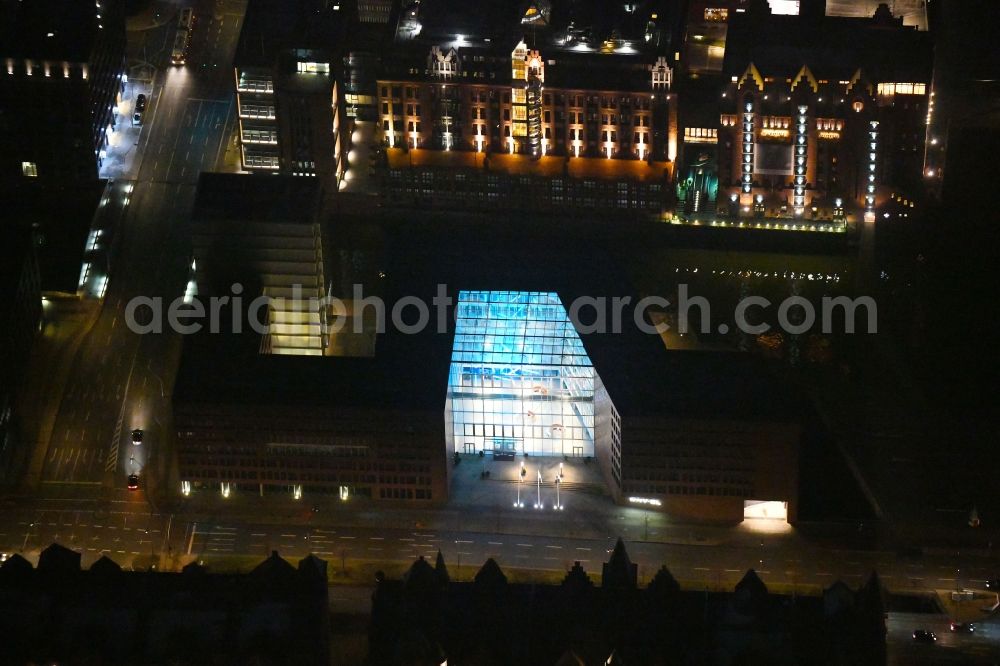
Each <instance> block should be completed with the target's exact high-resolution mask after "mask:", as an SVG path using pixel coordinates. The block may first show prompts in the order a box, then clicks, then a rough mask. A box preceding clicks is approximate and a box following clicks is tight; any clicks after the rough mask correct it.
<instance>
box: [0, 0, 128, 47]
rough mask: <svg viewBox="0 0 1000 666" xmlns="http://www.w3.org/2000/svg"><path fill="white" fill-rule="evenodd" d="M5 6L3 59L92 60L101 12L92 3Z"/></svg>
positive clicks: (35, 1)
mask: <svg viewBox="0 0 1000 666" xmlns="http://www.w3.org/2000/svg"><path fill="white" fill-rule="evenodd" d="M117 1H118V0H108V2H117ZM3 5H4V6H3V7H2V10H0V12H2V13H0V17H2V18H3V19H4V20H3V23H5V24H6V25H4V26H2V27H0V56H12V57H20V58H38V59H40V60H42V59H46V60H68V61H71V62H85V61H86V60H87V59H88V58H89V57H90V53H91V50H92V49H93V46H94V42H95V41H96V39H97V31H98V27H97V26H98V24H99V21H98V19H97V14H98V13H100V11H101V10H99V9H97V8H96V7H95V5H94V3H93V2H84V1H82V0H71V1H70V2H67V0H18V1H16V2H14V1H12V0H7V1H5V2H4V3H3ZM107 28H108V29H110V28H111V24H110V23H109V24H108V26H107Z"/></svg>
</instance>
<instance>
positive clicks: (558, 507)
mask: <svg viewBox="0 0 1000 666" xmlns="http://www.w3.org/2000/svg"><path fill="white" fill-rule="evenodd" d="M561 485H562V479H561V478H560V477H558V476H557V477H556V511H562V508H563V505H562V502H560V501H559V486H561Z"/></svg>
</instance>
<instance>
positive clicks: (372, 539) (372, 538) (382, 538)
mask: <svg viewBox="0 0 1000 666" xmlns="http://www.w3.org/2000/svg"><path fill="white" fill-rule="evenodd" d="M368 540H369V541H385V537H368Z"/></svg>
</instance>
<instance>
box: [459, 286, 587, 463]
mask: <svg viewBox="0 0 1000 666" xmlns="http://www.w3.org/2000/svg"><path fill="white" fill-rule="evenodd" d="M457 309H458V312H457V321H456V326H455V342H454V346H453V348H452V356H451V368H450V371H449V375H448V411H449V413H450V418H451V423H452V426H453V427H454V441H455V451H457V452H458V453H475V452H477V451H493V452H494V453H495V454H499V455H504V454H509V455H512V454H514V453H526V454H528V455H542V456H566V455H572V456H593V455H594V384H595V382H599V381H600V378H598V376H597V373H596V372H595V371H594V365H593V364H592V363H591V362H590V358H589V357H588V356H587V352H586V350H585V349H584V348H583V342H582V341H581V340H580V336H579V335H578V334H577V332H576V329H574V327H573V324H572V322H571V321H570V320H569V316H568V315H567V313H566V308H565V307H563V304H562V302H561V301H560V300H559V296H558V295H557V294H554V293H551V292H547V293H546V292H525V291H462V292H460V293H459V295H458V303H457Z"/></svg>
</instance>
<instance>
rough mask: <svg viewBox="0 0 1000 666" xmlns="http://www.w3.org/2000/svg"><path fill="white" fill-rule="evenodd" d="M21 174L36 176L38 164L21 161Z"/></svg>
mask: <svg viewBox="0 0 1000 666" xmlns="http://www.w3.org/2000/svg"><path fill="white" fill-rule="evenodd" d="M21 175H24V176H27V177H29V178H37V177H38V165H37V164H35V163H34V162H21Z"/></svg>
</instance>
